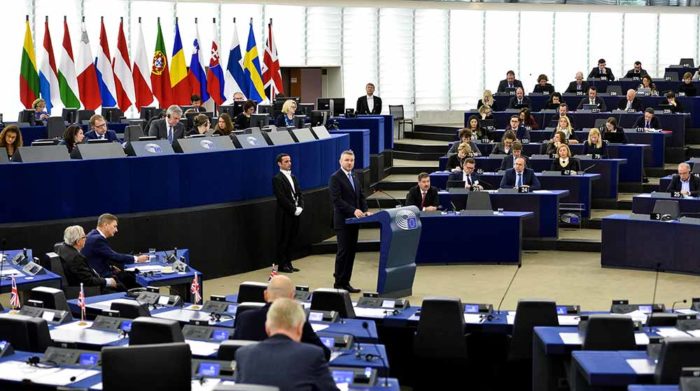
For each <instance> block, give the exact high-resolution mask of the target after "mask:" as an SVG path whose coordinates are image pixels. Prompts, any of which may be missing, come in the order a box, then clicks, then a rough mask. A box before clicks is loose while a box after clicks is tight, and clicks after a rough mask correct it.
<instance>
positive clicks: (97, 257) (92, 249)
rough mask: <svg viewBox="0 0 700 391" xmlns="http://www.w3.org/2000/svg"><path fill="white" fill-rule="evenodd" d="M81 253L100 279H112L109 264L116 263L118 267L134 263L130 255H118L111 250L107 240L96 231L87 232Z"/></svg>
mask: <svg viewBox="0 0 700 391" xmlns="http://www.w3.org/2000/svg"><path fill="white" fill-rule="evenodd" d="M82 252H83V255H84V256H85V258H87V260H88V263H89V264H90V267H92V268H93V269H94V270H95V271H96V272H97V274H99V275H100V276H102V277H112V270H111V269H110V267H109V265H110V264H111V263H118V264H120V266H123V265H124V264H125V263H134V257H133V256H132V255H127V254H120V253H118V252H116V251H114V250H112V248H111V247H109V243H107V239H106V238H105V237H104V236H102V234H101V233H100V232H99V231H98V230H96V229H93V230H92V231H90V232H88V234H87V239H86V240H85V247H83V251H82Z"/></svg>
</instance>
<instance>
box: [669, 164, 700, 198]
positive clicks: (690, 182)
mask: <svg viewBox="0 0 700 391" xmlns="http://www.w3.org/2000/svg"><path fill="white" fill-rule="evenodd" d="M666 191H667V192H669V193H681V195H684V196H693V197H697V196H700V178H698V177H697V176H695V175H691V174H690V165H689V164H688V163H681V164H679V165H678V175H674V176H673V178H672V179H671V183H669V184H668V188H667V189H666Z"/></svg>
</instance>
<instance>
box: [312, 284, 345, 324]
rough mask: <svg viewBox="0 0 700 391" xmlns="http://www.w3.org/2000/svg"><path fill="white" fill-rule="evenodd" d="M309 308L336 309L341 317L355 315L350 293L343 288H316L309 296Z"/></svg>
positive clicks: (320, 309)
mask: <svg viewBox="0 0 700 391" xmlns="http://www.w3.org/2000/svg"><path fill="white" fill-rule="evenodd" d="M311 309H312V310H319V311H336V312H337V313H338V315H339V316H340V317H341V318H354V317H355V309H354V308H353V306H352V300H351V299H350V293H348V291H346V290H344V289H328V288H320V289H316V290H315V291H314V293H313V295H312V296H311Z"/></svg>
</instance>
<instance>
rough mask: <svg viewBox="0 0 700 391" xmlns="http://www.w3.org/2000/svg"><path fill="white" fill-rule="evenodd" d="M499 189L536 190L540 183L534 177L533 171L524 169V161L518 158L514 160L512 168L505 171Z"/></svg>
mask: <svg viewBox="0 0 700 391" xmlns="http://www.w3.org/2000/svg"><path fill="white" fill-rule="evenodd" d="M500 188H501V189H512V188H527V189H529V190H537V189H539V188H540V181H539V179H537V177H536V176H535V171H533V170H532V169H531V168H525V159H524V158H523V157H519V158H517V159H515V165H514V167H513V168H511V169H508V170H506V173H505V174H504V175H503V179H501V185H500Z"/></svg>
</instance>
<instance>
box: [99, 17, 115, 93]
mask: <svg viewBox="0 0 700 391" xmlns="http://www.w3.org/2000/svg"><path fill="white" fill-rule="evenodd" d="M110 58H112V56H111V55H110V54H109V44H108V43H107V30H105V21H104V18H102V19H101V20H100V48H99V49H98V50H97V57H95V70H96V71H97V84H98V85H99V86H100V97H101V98H102V107H115V106H117V88H116V87H115V85H114V71H113V70H112V63H111V62H110Z"/></svg>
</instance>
